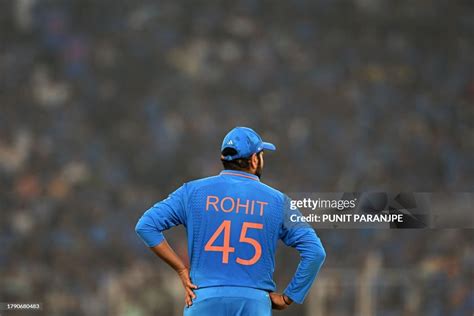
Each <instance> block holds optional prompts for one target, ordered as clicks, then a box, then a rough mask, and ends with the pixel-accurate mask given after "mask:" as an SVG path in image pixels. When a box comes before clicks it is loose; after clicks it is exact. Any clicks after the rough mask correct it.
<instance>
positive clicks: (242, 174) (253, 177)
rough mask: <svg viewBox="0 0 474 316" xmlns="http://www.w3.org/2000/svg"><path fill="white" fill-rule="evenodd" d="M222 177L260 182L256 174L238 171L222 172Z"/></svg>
mask: <svg viewBox="0 0 474 316" xmlns="http://www.w3.org/2000/svg"><path fill="white" fill-rule="evenodd" d="M219 175H221V176H234V177H241V178H246V179H251V180H256V181H260V178H259V177H257V176H256V175H254V174H251V173H248V172H245V171H237V170H222V171H221V173H220V174H219Z"/></svg>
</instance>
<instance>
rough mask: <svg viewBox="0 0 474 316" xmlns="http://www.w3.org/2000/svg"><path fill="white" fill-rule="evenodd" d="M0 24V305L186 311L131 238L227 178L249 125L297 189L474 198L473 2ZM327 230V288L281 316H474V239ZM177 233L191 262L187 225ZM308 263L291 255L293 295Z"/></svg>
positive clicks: (130, 315)
mask: <svg viewBox="0 0 474 316" xmlns="http://www.w3.org/2000/svg"><path fill="white" fill-rule="evenodd" d="M0 12H1V13H0V302H40V303H43V304H44V309H43V312H36V313H32V314H34V315H41V314H44V315H53V316H54V315H71V316H74V315H124V316H142V315H144V316H146V315H166V316H167V315H179V314H180V313H181V312H182V308H183V299H182V292H181V285H180V283H179V280H178V278H177V277H176V276H175V274H174V272H172V270H171V269H170V268H169V267H167V266H166V265H165V264H164V263H162V262H160V261H159V260H158V259H157V258H155V257H154V256H153V255H152V254H151V253H150V252H149V251H148V249H146V247H145V246H144V245H143V244H142V242H141V241H140V240H139V239H138V237H137V236H136V235H135V232H134V226H135V223H136V221H137V219H138V218H139V217H140V216H141V214H142V213H143V212H144V211H145V210H146V209H148V208H149V207H150V206H151V205H152V204H154V203H155V202H156V201H158V200H161V199H163V198H165V197H166V196H167V194H168V193H169V192H171V191H173V190H174V189H176V188H178V187H179V186H180V185H181V184H182V183H184V182H186V181H189V180H191V179H195V178H199V177H204V176H209V175H214V174H216V173H218V172H219V171H220V169H221V165H220V161H219V148H220V143H221V141H222V138H223V136H224V135H225V133H226V132H227V131H228V130H230V129H231V128H232V127H234V126H237V125H244V126H250V127H253V128H254V129H256V130H257V131H258V132H259V133H261V134H262V136H263V137H264V138H267V139H268V140H269V141H272V142H273V143H275V144H276V145H277V147H278V151H277V152H275V153H271V154H268V155H266V168H265V170H264V175H263V180H264V182H266V183H267V184H269V185H272V186H275V187H276V188H278V189H280V190H282V191H284V192H310V191H313V192H316V191H320V192H351V191H364V190H384V191H395V192H399V191H421V192H431V191H438V192H460V191H468V192H471V191H472V190H473V188H474V163H473V161H474V123H473V119H474V106H473V105H474V57H473V56H474V40H473V39H474V2H473V1H471V0H464V1H462V0H459V1H444V0H398V1H389V0H351V1H349V0H347V1H342V0H295V1H256V0H236V1H218V0H206V1H179V2H178V1H142V0H136V1H118V0H114V1H112V0H102V1H92V0H64V1H49V0H42V1H35V0H14V1H13V0H12V1H9V0H1V1H0ZM450 211H451V210H450V208H449V207H447V208H446V212H450ZM318 234H319V235H320V237H321V239H322V241H323V243H324V245H325V247H326V250H327V253H328V257H327V261H326V263H325V265H324V267H323V269H322V271H321V273H320V277H319V279H318V280H317V281H316V283H315V285H314V287H313V290H312V292H311V294H310V295H309V297H308V299H307V301H306V303H305V304H304V305H302V306H291V308H289V309H288V310H287V311H285V312H282V313H278V314H279V315H316V316H318V315H327V316H342V315H363V316H370V315H388V316H395V315H428V316H437V315H443V316H444V315H456V316H457V315H472V313H473V310H474V289H473V281H472V280H473V279H474V273H473V267H474V255H473V238H474V234H473V230H472V229H464V230H462V229H449V230H448V229H445V230H434V229H431V230H429V229H428V230H388V229H387V230H349V229H344V230H337V229H321V230H318ZM166 236H167V238H168V240H169V242H170V243H171V244H172V246H174V247H175V248H176V249H177V250H178V252H179V253H180V254H181V255H182V256H183V257H186V244H185V233H184V231H183V230H182V229H175V230H174V231H170V232H168V233H167V234H166ZM298 260H299V257H298V254H297V253H296V251H294V250H293V249H283V248H282V249H280V250H279V252H278V254H277V270H276V271H275V281H276V282H277V284H278V287H279V290H280V291H282V290H283V289H284V288H285V287H286V285H287V283H288V282H289V280H290V279H291V277H292V274H293V272H294V271H295V269H296V265H297V263H298ZM0 314H2V315H4V314H6V315H10V314H8V313H6V312H0Z"/></svg>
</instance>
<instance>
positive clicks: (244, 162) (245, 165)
mask: <svg viewBox="0 0 474 316" xmlns="http://www.w3.org/2000/svg"><path fill="white" fill-rule="evenodd" d="M235 154H237V151H236V150H235V149H234V148H230V147H227V148H224V150H223V151H222V155H223V156H224V157H225V156H229V155H230V156H233V155H235ZM221 161H222V165H223V166H224V169H226V170H240V171H245V170H247V169H249V168H250V157H249V158H238V159H234V160H224V159H221Z"/></svg>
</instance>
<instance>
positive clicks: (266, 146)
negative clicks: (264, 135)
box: [263, 142, 277, 150]
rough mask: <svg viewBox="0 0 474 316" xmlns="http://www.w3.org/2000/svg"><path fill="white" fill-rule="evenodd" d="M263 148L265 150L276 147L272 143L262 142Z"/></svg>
mask: <svg viewBox="0 0 474 316" xmlns="http://www.w3.org/2000/svg"><path fill="white" fill-rule="evenodd" d="M263 149H265V150H276V149H277V148H276V147H275V145H273V144H272V143H266V142H263Z"/></svg>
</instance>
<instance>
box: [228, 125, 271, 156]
mask: <svg viewBox="0 0 474 316" xmlns="http://www.w3.org/2000/svg"><path fill="white" fill-rule="evenodd" d="M225 148H233V149H235V151H237V154H235V155H227V156H225V157H224V158H223V159H225V160H234V159H238V158H248V157H250V156H252V155H253V154H255V153H258V152H260V151H262V150H264V149H265V150H276V147H275V145H273V144H271V143H266V142H264V141H263V140H262V138H261V137H260V135H258V134H257V133H256V132H255V131H254V130H253V129H251V128H248V127H236V128H234V129H233V130H231V131H230V132H229V133H227V135H225V137H224V140H223V141H222V146H221V152H222V151H224V149H225Z"/></svg>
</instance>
